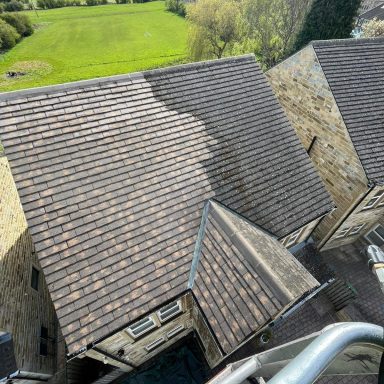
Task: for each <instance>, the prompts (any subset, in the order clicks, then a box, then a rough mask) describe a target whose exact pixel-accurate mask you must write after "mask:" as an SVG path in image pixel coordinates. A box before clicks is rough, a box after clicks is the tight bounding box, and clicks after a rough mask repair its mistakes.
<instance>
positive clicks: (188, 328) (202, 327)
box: [79, 293, 223, 372]
mask: <svg viewBox="0 0 384 384" xmlns="http://www.w3.org/2000/svg"><path fill="white" fill-rule="evenodd" d="M180 300H181V303H182V308H183V312H182V313H181V314H179V315H178V316H176V317H174V318H173V319H172V320H170V321H168V322H166V323H164V324H161V322H160V321H159V317H158V315H157V312H153V313H151V314H149V316H151V317H152V318H153V319H154V320H155V322H156V324H157V327H156V328H154V329H153V330H151V331H149V332H148V333H147V334H146V335H144V336H143V337H139V338H137V339H136V340H135V339H134V338H133V337H132V336H131V335H130V334H129V333H128V332H127V331H126V329H123V330H121V331H120V332H117V333H115V334H114V335H112V336H110V337H108V338H106V339H105V340H103V341H101V342H100V343H98V344H97V345H96V348H95V349H90V350H88V351H87V352H85V353H84V354H83V356H88V357H91V358H93V359H96V360H99V361H105V355H104V354H103V353H100V351H102V352H106V353H108V354H110V355H112V356H117V355H118V351H119V350H123V351H124V353H123V354H122V355H121V356H120V358H119V360H120V361H118V360H117V359H116V360H114V359H112V358H108V357H107V362H108V364H111V365H114V366H116V367H119V368H120V369H122V370H124V371H126V372H129V371H131V370H132V369H133V368H130V365H133V366H139V365H141V364H143V363H144V362H146V361H147V360H149V359H151V358H153V357H155V356H156V355H158V354H160V353H161V352H162V351H164V350H165V349H167V348H168V347H170V346H171V345H172V344H174V343H175V342H176V341H178V340H180V339H182V338H183V337H185V336H186V335H187V334H188V333H190V332H192V331H193V330H195V331H196V333H197V334H198V336H199V338H200V341H201V346H202V348H203V352H204V354H205V357H206V359H207V362H208V364H209V365H210V366H211V367H214V366H215V365H216V364H217V363H218V362H219V361H220V360H221V359H222V357H223V356H222V355H221V353H220V350H219V348H218V347H217V345H216V343H215V340H214V338H213V336H212V335H211V333H210V331H209V328H208V327H207V326H206V324H205V321H204V318H203V316H202V315H201V313H200V311H199V309H198V307H197V305H196V303H195V301H194V299H193V297H192V294H191V293H187V294H186V295H184V296H183V297H181V299H180ZM179 326H182V327H183V330H182V331H181V332H179V333H177V335H175V336H173V337H172V338H171V337H169V336H168V334H169V332H171V331H172V330H174V329H176V328H177V327H179ZM161 337H163V338H164V340H165V342H163V343H162V344H160V345H159V346H158V347H157V348H155V349H154V350H152V351H150V352H148V351H147V350H146V349H145V347H146V346H148V345H149V344H151V343H153V342H154V341H156V340H158V339H159V338H161ZM98 350H100V351H99V352H98ZM79 358H81V356H79Z"/></svg>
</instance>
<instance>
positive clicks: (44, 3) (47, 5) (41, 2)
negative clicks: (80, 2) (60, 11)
mask: <svg viewBox="0 0 384 384" xmlns="http://www.w3.org/2000/svg"><path fill="white" fill-rule="evenodd" d="M69 5H72V4H70V3H67V2H66V1H65V0H37V6H38V7H39V8H41V9H52V8H63V7H66V6H69Z"/></svg>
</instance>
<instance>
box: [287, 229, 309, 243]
mask: <svg viewBox="0 0 384 384" xmlns="http://www.w3.org/2000/svg"><path fill="white" fill-rule="evenodd" d="M304 229H305V227H302V228H299V229H297V230H296V231H293V232H292V233H291V234H290V235H288V237H287V239H286V241H285V242H284V243H285V244H284V245H285V247H287V248H289V247H292V246H294V245H296V244H297V240H298V239H300V236H301V235H302V234H303V232H304Z"/></svg>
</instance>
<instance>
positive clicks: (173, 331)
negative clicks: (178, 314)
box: [167, 324, 185, 340]
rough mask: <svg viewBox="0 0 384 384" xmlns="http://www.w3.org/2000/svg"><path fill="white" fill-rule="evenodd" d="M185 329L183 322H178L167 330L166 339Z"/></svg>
mask: <svg viewBox="0 0 384 384" xmlns="http://www.w3.org/2000/svg"><path fill="white" fill-rule="evenodd" d="M184 330H185V327H184V324H179V325H177V326H176V327H175V328H172V329H171V330H170V331H168V332H167V339H168V340H170V339H172V338H173V337H175V336H177V335H178V334H179V333H181V332H183V331H184Z"/></svg>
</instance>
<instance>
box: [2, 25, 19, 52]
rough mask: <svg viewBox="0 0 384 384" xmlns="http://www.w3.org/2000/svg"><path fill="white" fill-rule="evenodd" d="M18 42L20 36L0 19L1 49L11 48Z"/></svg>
mask: <svg viewBox="0 0 384 384" xmlns="http://www.w3.org/2000/svg"><path fill="white" fill-rule="evenodd" d="M19 40H20V35H19V34H18V33H17V31H16V29H15V28H13V27H12V26H11V25H9V24H8V23H6V22H5V21H4V20H1V19H0V41H1V47H0V48H1V49H10V48H13V47H14V46H15V45H16V43H17V42H18V41H19Z"/></svg>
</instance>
